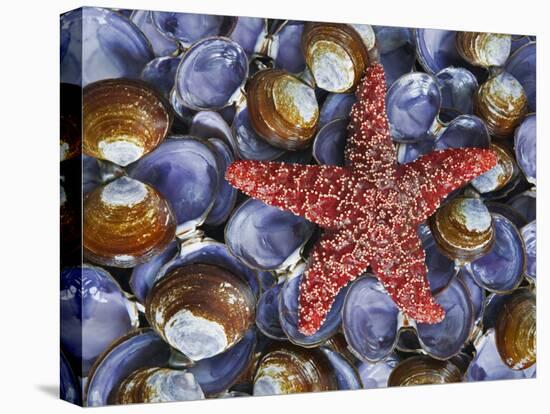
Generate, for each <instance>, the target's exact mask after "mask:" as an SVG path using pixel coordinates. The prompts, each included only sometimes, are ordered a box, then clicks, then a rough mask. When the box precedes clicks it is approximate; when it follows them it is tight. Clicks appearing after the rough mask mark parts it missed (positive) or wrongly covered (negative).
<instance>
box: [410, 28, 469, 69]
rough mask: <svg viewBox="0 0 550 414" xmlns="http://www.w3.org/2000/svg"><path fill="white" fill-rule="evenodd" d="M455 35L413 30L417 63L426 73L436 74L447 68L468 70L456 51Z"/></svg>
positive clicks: (436, 31)
mask: <svg viewBox="0 0 550 414" xmlns="http://www.w3.org/2000/svg"><path fill="white" fill-rule="evenodd" d="M456 33H457V32H455V31H453V30H439V29H415V31H414V40H415V42H416V53H417V56H418V61H419V62H420V64H421V65H422V67H423V68H424V70H425V71H426V72H428V73H431V74H436V73H437V72H439V71H441V70H442V69H445V68H447V67H449V66H457V67H467V68H469V65H467V64H466V62H465V61H464V60H463V59H462V58H461V57H460V55H459V54H458V51H457V50H456Z"/></svg>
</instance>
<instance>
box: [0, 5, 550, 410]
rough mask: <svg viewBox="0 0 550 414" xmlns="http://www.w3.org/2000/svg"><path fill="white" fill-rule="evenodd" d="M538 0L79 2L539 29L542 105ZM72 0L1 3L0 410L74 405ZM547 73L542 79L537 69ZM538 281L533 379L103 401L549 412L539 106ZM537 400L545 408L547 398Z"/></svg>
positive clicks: (543, 22)
mask: <svg viewBox="0 0 550 414" xmlns="http://www.w3.org/2000/svg"><path fill="white" fill-rule="evenodd" d="M544 3H545V2H544V1H541V0H539V1H526V0H516V1H509V2H506V1H504V0H500V1H487V0H474V1H465V0H439V1H424V0H406V1H397V0H385V1H374V0H359V1H358V0H355V1H353V0H332V1H330V2H321V1H319V0H318V1H313V2H306V1H305V0H302V1H300V0H267V1H266V0H263V1H259V0H257V1H250V2H247V1H244V0H225V1H220V0H219V1H215V0H185V1H183V0H181V1H167V0H145V1H143V0H142V1H138V0H131V1H116V0H112V1H110V2H103V1H98V2H92V3H90V4H88V5H103V6H112V7H126V8H142V9H160V10H170V11H188V12H211V13H217V14H231V15H248V16H259V17H277V18H295V19H304V20H318V21H342V22H349V23H369V24H379V25H394V26H407V27H432V28H446V29H456V30H484V31H496V32H505V33H521V34H536V35H537V46H538V62H537V63H538V64H539V67H538V74H539V79H538V91H537V92H538V93H537V94H538V108H539V112H541V113H544V114H545V115H547V114H548V112H549V110H548V105H549V104H548V83H549V82H548V77H549V76H550V68H549V64H548V47H547V46H548V44H549V40H548V22H549V17H548V16H549V15H550V13H549V11H548V10H544V8H545V7H544V6H543V4H544ZM80 5H81V3H79V2H77V1H58V2H57V3H53V2H51V1H50V2H48V1H41V2H39V1H36V2H34V4H33V3H31V2H30V1H22V0H15V1H13V0H12V1H9V2H3V3H2V8H1V9H0V19H1V20H0V30H1V31H2V36H1V38H0V39H1V43H0V45H1V46H0V56H1V61H0V62H1V63H0V71H1V76H0V103H1V112H0V113H1V118H0V168H1V174H0V188H1V189H2V191H1V193H0V194H1V201H0V206H1V214H0V217H1V220H2V221H1V225H0V243H1V249H0V252H1V253H0V260H1V265H0V306H1V313H0V320H1V321H2V325H1V328H0V329H1V330H2V332H1V333H0V346H1V347H2V349H1V353H0V355H1V356H2V359H1V364H0V381H1V384H0V407H1V408H0V410H1V411H2V412H4V413H13V412H32V413H40V414H47V413H48V414H49V413H65V412H75V411H76V410H78V408H76V407H73V406H70V405H69V404H67V403H64V402H61V401H59V400H58V399H57V382H58V370H59V362H58V355H59V353H58V330H59V323H58V310H57V303H58V302H57V298H58V283H59V282H58V277H59V275H58V251H59V250H58V230H57V229H58V202H59V189H58V177H57V175H58V168H59V164H58V162H59V144H58V142H59V141H58V136H59V135H58V134H59V133H58V103H59V101H58V99H59V98H58V91H59V89H58V82H59V78H58V74H59V64H58V62H59V23H58V18H59V17H58V14H59V13H61V12H63V11H67V10H69V9H72V8H76V7H78V6H80ZM544 76H546V78H545V77H544ZM538 123H539V124H538V127H539V131H538V136H539V140H538V141H539V142H538V150H539V157H538V159H539V162H538V164H539V165H538V167H539V171H538V176H539V179H538V180H539V188H538V190H537V192H538V193H539V194H538V202H539V219H538V224H539V229H538V235H539V244H538V248H539V264H538V268H539V279H538V280H539V282H538V283H539V291H538V310H539V312H538V316H539V324H538V333H539V336H538V338H539V342H538V350H539V353H538V362H537V371H538V378H537V379H536V380H529V381H527V380H523V381H504V382H493V383H476V384H458V385H448V386H425V387H415V388H409V389H405V388H400V389H384V390H371V391H353V392H350V391H348V392H338V393H325V394H304V395H294V396H288V397H263V398H247V399H232V400H231V399H226V400H212V401H206V402H204V401H201V402H190V403H177V404H174V403H170V404H161V405H158V404H157V405H150V406H145V405H142V406H133V407H128V406H126V407H112V408H105V409H102V410H104V411H102V412H132V413H152V412H155V413H176V412H182V411H183V412H190V411H191V412H200V413H220V412H223V413H229V412H252V410H255V411H257V412H259V413H262V414H264V413H277V414H281V413H293V414H294V413H307V414H312V413H317V412H332V413H339V414H343V413H346V414H352V413H353V414H355V413H365V414H368V413H384V414H385V413H392V412H398V411H400V412H406V413H431V412H438V413H454V412H457V413H462V414H463V413H468V412H470V413H476V414H477V413H480V412H484V413H507V412H513V413H535V412H543V411H545V412H549V411H548V410H550V408H549V407H548V405H549V404H548V403H546V404H545V402H544V401H545V400H548V396H549V394H550V386H549V385H550V380H549V379H548V376H549V374H550V369H549V368H548V365H549V363H548V358H549V355H550V351H549V349H550V348H549V345H550V340H549V335H548V326H549V324H548V318H550V312H549V309H548V302H549V301H550V292H549V291H548V288H547V286H548V285H549V282H548V281H549V277H548V275H547V274H546V273H547V271H546V270H547V269H550V266H549V259H548V256H549V255H548V254H546V255H545V254H543V252H545V251H546V252H549V251H550V250H549V248H550V242H547V240H548V237H547V236H548V234H549V233H546V232H547V231H549V230H550V229H549V227H548V225H549V224H548V219H547V218H545V216H546V213H547V211H546V210H545V205H548V203H547V202H548V190H547V189H548V184H547V181H546V180H547V179H548V170H549V168H548V162H545V161H546V160H547V158H548V157H550V151H549V148H548V146H549V145H548V140H549V139H550V130H549V128H548V125H549V122H548V116H541V115H540V114H539V116H538ZM545 405H546V406H545Z"/></svg>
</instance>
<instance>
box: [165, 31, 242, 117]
mask: <svg viewBox="0 0 550 414" xmlns="http://www.w3.org/2000/svg"><path fill="white" fill-rule="evenodd" d="M247 77H248V57H247V56H246V53H245V51H244V49H243V48H242V47H241V46H240V45H239V44H238V43H236V42H234V41H232V40H230V39H227V38H222V37H209V38H206V39H202V40H200V41H198V42H196V43H194V44H193V46H192V47H191V48H190V49H189V50H187V52H186V53H185V55H184V56H183V57H182V59H181V63H180V66H179V68H178V71H177V74H176V85H175V90H176V93H177V99H178V101H180V102H181V103H182V104H183V105H184V106H186V107H188V108H190V109H194V110H197V111H200V110H205V109H210V110H218V109H222V108H225V107H226V106H229V105H231V104H232V103H234V102H235V100H236V99H237V98H238V96H239V94H240V89H241V87H242V86H243V85H244V83H245V81H246V78H247Z"/></svg>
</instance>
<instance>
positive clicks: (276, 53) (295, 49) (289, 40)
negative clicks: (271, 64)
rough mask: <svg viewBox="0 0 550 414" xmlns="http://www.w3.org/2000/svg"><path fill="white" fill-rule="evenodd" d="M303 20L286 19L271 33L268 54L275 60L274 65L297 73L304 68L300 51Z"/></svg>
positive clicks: (304, 64)
mask: <svg viewBox="0 0 550 414" xmlns="http://www.w3.org/2000/svg"><path fill="white" fill-rule="evenodd" d="M304 25H305V23H304V22H300V21H293V20H287V21H286V22H284V24H283V25H282V27H280V28H279V30H278V31H277V32H276V33H275V34H274V35H273V44H272V45H271V48H270V49H271V50H270V53H269V55H270V56H271V57H272V58H273V59H274V60H275V67H276V68H281V69H285V70H287V71H289V72H290V73H298V72H301V71H303V70H304V69H305V67H306V61H305V58H304V53H303V51H302V33H303V31H304Z"/></svg>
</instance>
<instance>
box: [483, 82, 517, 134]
mask: <svg viewBox="0 0 550 414" xmlns="http://www.w3.org/2000/svg"><path fill="white" fill-rule="evenodd" d="M474 112H475V114H476V115H477V116H479V117H480V118H481V119H483V120H484V121H485V123H486V124H487V129H488V130H489V132H490V133H491V135H493V136H495V137H497V138H507V137H510V136H512V134H513V132H514V130H515V128H516V127H517V126H518V124H519V123H520V121H521V119H522V118H523V116H524V115H525V114H526V112H527V96H526V95H525V90H524V89H523V86H521V84H520V83H519V82H518V81H517V80H516V78H514V77H513V76H512V75H510V74H509V73H506V72H502V73H501V74H499V75H497V76H495V77H493V78H491V79H489V80H488V81H487V82H485V83H484V84H483V85H481V86H480V87H479V89H478V91H477V92H476V94H475V96H474Z"/></svg>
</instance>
